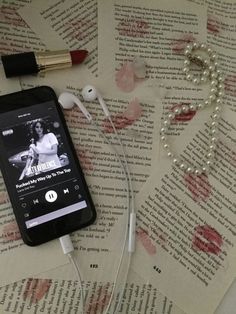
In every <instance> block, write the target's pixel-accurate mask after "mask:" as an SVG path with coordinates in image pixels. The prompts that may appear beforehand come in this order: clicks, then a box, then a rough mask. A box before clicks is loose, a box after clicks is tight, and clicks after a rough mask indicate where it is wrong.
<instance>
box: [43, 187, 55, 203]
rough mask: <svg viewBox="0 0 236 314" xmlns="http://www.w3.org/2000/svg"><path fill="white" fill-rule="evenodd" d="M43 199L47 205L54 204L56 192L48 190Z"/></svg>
mask: <svg viewBox="0 0 236 314" xmlns="http://www.w3.org/2000/svg"><path fill="white" fill-rule="evenodd" d="M45 199H46V201H47V202H49V203H53V202H55V200H56V199H57V192H55V191H53V190H50V191H48V192H47V193H46V194H45Z"/></svg>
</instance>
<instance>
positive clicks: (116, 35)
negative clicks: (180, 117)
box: [98, 0, 207, 99]
mask: <svg viewBox="0 0 236 314" xmlns="http://www.w3.org/2000/svg"><path fill="white" fill-rule="evenodd" d="M183 8H184V9H183ZM107 12H110V14H107ZM206 22H207V21H206V8H204V7H202V6H198V5H194V4H193V3H192V4H190V3H188V2H186V1H181V0H180V1H174V2H171V3H170V2H168V1H158V2H157V1H155V0H151V1H145V2H143V1H139V0H135V1H109V0H104V1H98V30H99V31H98V63H99V77H100V78H103V79H104V80H107V82H108V83H109V87H110V89H111V90H112V91H114V92H118V91H119V92H120V93H129V94H132V95H137V96H139V94H141V95H145V97H147V99H150V98H151V99H152V98H155V97H158V96H160V92H161V86H163V85H164V86H165V87H166V88H167V89H177V90H178V89H181V90H182V91H183V90H186V89H189V91H190V92H191V89H192V88H189V86H188V84H186V81H185V79H184V74H183V73H182V72H181V68H182V67H183V59H184V58H183V50H184V48H185V46H186V45H187V43H189V42H193V41H199V42H205V41H206ZM108 43H109V44H108ZM108 45H109V46H108ZM138 60H139V61H138ZM140 60H142V61H143V63H144V64H145V65H146V75H145V77H143V74H142V71H141V70H142V67H141V65H142V62H141V61H140ZM193 90H194V89H193Z"/></svg>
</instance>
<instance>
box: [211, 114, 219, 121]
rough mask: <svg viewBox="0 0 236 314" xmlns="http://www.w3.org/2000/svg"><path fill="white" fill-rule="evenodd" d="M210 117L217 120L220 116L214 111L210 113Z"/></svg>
mask: <svg viewBox="0 0 236 314" xmlns="http://www.w3.org/2000/svg"><path fill="white" fill-rule="evenodd" d="M212 119H214V120H218V119H220V116H219V115H218V114H217V113H214V114H213V115H212Z"/></svg>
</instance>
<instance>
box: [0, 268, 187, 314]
mask: <svg viewBox="0 0 236 314" xmlns="http://www.w3.org/2000/svg"><path fill="white" fill-rule="evenodd" d="M51 273H53V271H52V272H51V271H50V272H47V273H44V277H45V279H39V278H35V279H34V278H31V279H26V280H23V281H19V282H16V283H14V284H12V285H8V286H6V287H3V288H1V289H0V304H1V306H2V308H3V309H4V311H6V312H4V313H13V312H16V311H17V313H19V314H20V313H22V314H23V313H24V314H31V313H35V314H39V313H48V314H49V313H62V312H63V313H70V312H76V313H80V312H81V302H80V300H81V294H80V287H79V284H78V282H77V281H75V280H61V279H53V280H51V279H47V275H48V278H51V277H52V276H53V274H51ZM84 292H85V312H86V313H90V314H93V313H102V311H104V312H105V308H106V306H107V305H108V302H109V297H110V293H111V282H109V281H105V280H103V281H99V282H96V281H94V280H89V281H88V280H86V281H85V282H84ZM11 295H12V297H10V296H11ZM114 300H118V296H117V295H116V296H115V297H114ZM116 304H117V301H116V302H113V303H112V306H111V308H110V311H109V312H108V313H110V314H112V313H114V310H115V306H116ZM147 310H148V311H149V312H148V313H150V314H151V313H152V314H167V313H168V314H184V312H182V311H181V310H180V309H179V308H177V307H176V306H175V305H174V304H173V302H172V301H170V300H168V299H167V298H166V297H165V296H163V295H162V294H161V293H160V292H159V291H158V290H157V289H156V288H154V287H152V286H151V285H149V284H145V283H144V282H143V279H142V278H141V277H140V276H139V275H138V274H137V273H135V272H133V271H132V272H130V275H129V278H128V282H127V286H126V290H125V293H124V298H123V299H122V302H121V307H120V310H119V313H123V314H128V313H132V312H134V313H137V314H141V313H145V311H147ZM1 313H2V312H1Z"/></svg>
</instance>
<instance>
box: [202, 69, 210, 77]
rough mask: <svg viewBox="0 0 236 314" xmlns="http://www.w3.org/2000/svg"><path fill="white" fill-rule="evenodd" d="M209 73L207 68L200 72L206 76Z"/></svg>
mask: <svg viewBox="0 0 236 314" xmlns="http://www.w3.org/2000/svg"><path fill="white" fill-rule="evenodd" d="M209 74H210V72H209V71H208V70H204V71H203V72H202V75H204V76H208V75H209Z"/></svg>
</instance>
